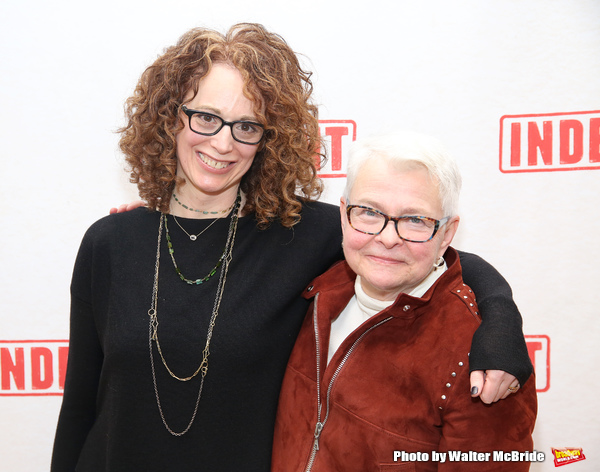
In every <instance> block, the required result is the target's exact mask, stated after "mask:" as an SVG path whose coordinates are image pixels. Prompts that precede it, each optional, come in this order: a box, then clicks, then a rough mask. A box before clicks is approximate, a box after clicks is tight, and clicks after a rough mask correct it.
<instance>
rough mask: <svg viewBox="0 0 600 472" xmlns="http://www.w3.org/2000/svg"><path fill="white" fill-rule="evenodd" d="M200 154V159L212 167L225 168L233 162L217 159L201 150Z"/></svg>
mask: <svg viewBox="0 0 600 472" xmlns="http://www.w3.org/2000/svg"><path fill="white" fill-rule="evenodd" d="M198 156H199V157H200V160H201V161H202V162H204V163H205V164H206V165H207V166H209V167H212V168H213V169H225V167H227V166H228V165H230V164H231V162H220V161H215V160H214V159H211V158H210V157H207V156H205V155H204V154H202V153H201V152H199V153H198Z"/></svg>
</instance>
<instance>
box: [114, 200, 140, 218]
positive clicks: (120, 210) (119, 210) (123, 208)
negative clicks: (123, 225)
mask: <svg viewBox="0 0 600 472" xmlns="http://www.w3.org/2000/svg"><path fill="white" fill-rule="evenodd" d="M144 205H146V202H144V201H142V200H135V201H133V202H131V203H124V204H123V205H120V206H119V207H118V208H111V209H110V212H109V213H110V214H111V215H113V214H115V213H125V212H126V211H131V210H135V209H136V208H139V207H141V206H144Z"/></svg>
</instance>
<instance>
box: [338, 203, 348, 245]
mask: <svg viewBox="0 0 600 472" xmlns="http://www.w3.org/2000/svg"><path fill="white" fill-rule="evenodd" d="M340 220H341V222H342V236H343V235H344V233H345V231H346V223H348V217H347V215H346V199H345V198H344V197H341V198H340Z"/></svg>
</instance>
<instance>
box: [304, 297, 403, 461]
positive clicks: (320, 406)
mask: <svg viewBox="0 0 600 472" xmlns="http://www.w3.org/2000/svg"><path fill="white" fill-rule="evenodd" d="M318 298H319V294H317V295H316V296H315V304H314V309H313V327H314V330H315V345H316V348H317V349H316V352H317V423H316V425H315V433H314V441H313V446H312V452H311V454H310V458H309V460H308V464H307V465H306V469H305V472H310V471H311V470H312V468H313V465H314V463H315V458H316V456H317V452H318V451H319V438H320V437H321V433H322V432H323V428H324V427H325V424H326V423H327V419H328V418H329V400H330V398H331V390H332V389H333V384H334V383H335V381H336V379H337V377H338V376H339V374H340V371H341V370H342V368H343V367H344V365H345V364H346V361H348V358H349V357H350V356H351V355H352V353H353V352H354V350H355V349H356V346H358V345H359V344H360V342H361V341H362V340H363V338H364V337H365V336H366V335H367V334H368V333H370V332H371V331H372V330H374V329H375V328H378V327H379V326H381V325H382V324H384V323H387V322H388V321H390V320H391V319H392V318H393V316H389V317H388V318H386V319H384V320H382V321H380V322H379V323H377V324H375V325H373V326H371V327H370V328H369V329H367V330H366V331H365V332H364V333H363V334H361V335H360V337H359V338H358V339H357V340H356V341H354V343H352V346H350V349H348V352H346V354H345V355H344V357H343V358H342V361H341V362H340V364H339V365H338V366H337V369H335V372H334V373H333V376H332V377H331V380H330V381H329V386H328V387H327V397H326V402H325V407H326V408H325V417H324V418H323V421H321V411H322V409H323V404H322V401H321V347H320V346H321V344H320V341H319V326H318V320H317V305H318Z"/></svg>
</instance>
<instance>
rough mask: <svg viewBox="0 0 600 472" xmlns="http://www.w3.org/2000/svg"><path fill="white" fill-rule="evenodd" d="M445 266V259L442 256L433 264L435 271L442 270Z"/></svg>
mask: <svg viewBox="0 0 600 472" xmlns="http://www.w3.org/2000/svg"><path fill="white" fill-rule="evenodd" d="M443 266H444V258H443V257H442V256H440V258H439V259H438V260H437V261H436V263H435V264H433V270H438V269H441V268H442V267H443Z"/></svg>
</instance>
